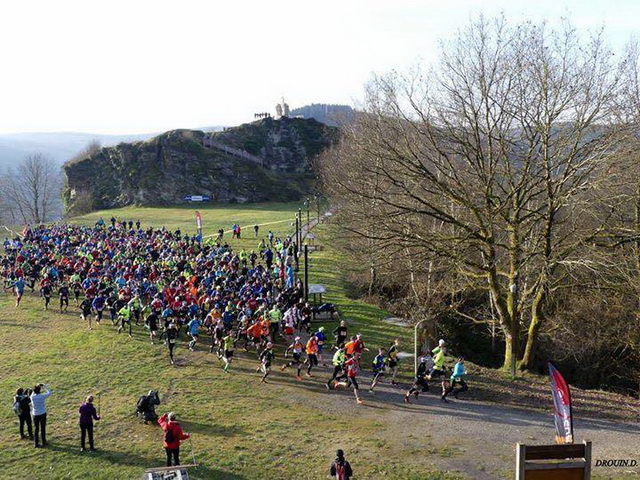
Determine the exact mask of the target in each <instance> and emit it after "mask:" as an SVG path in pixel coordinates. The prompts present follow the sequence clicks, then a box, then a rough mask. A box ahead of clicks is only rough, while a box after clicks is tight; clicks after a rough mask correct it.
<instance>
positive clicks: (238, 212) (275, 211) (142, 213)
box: [72, 203, 306, 249]
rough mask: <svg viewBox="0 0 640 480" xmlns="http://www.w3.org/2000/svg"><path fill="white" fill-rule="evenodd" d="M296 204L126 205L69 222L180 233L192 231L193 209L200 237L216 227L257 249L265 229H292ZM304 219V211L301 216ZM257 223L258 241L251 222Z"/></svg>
mask: <svg viewBox="0 0 640 480" xmlns="http://www.w3.org/2000/svg"><path fill="white" fill-rule="evenodd" d="M299 207H301V205H300V204H298V203H248V204H238V205H233V206H230V205H212V204H193V205H191V206H189V207H126V208H120V209H116V210H101V211H98V212H92V213H90V214H87V215H83V216H80V217H76V218H74V219H73V220H72V221H73V222H75V223H80V224H84V225H94V224H95V222H96V221H97V220H98V219H99V218H100V217H102V218H103V219H104V221H105V222H107V223H109V220H110V219H111V217H115V218H117V219H118V220H132V221H133V222H135V221H136V220H140V222H141V223H142V225H143V227H146V226H149V225H151V226H153V227H154V228H161V227H166V228H168V229H169V230H171V231H174V230H176V229H177V228H179V229H180V230H181V231H182V232H183V234H184V233H188V234H190V235H192V234H195V233H196V220H195V212H196V210H197V211H199V212H200V214H201V215H202V234H203V236H204V237H208V236H214V237H215V236H217V233H218V229H220V228H222V229H224V231H225V234H224V239H225V240H227V241H229V242H230V243H232V244H233V246H234V248H246V249H254V248H257V245H258V243H259V242H260V239H261V238H266V236H267V233H268V232H269V230H271V231H273V233H274V235H276V236H285V235H288V234H291V233H292V232H293V231H294V230H295V215H296V213H297V211H298V208H299ZM303 217H304V218H303V219H304V221H306V210H305V212H304V215H303ZM234 223H237V224H239V225H240V226H241V227H242V238H241V240H240V241H239V242H238V241H234V242H232V240H231V225H233V224H234ZM256 224H257V225H260V229H259V231H258V233H259V235H258V240H256V236H255V233H254V229H253V227H254V225H256Z"/></svg>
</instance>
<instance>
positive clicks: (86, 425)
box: [78, 395, 100, 452]
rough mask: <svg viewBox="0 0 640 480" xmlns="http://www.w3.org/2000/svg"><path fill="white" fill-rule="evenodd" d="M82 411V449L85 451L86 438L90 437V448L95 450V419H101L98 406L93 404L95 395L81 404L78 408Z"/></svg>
mask: <svg viewBox="0 0 640 480" xmlns="http://www.w3.org/2000/svg"><path fill="white" fill-rule="evenodd" d="M78 412H79V413H80V422H79V424H80V451H81V452H84V451H85V444H86V443H85V440H86V437H87V436H88V437H89V450H90V451H92V452H95V451H96V449H95V448H94V447H93V421H94V420H100V417H99V416H98V412H96V407H94V406H93V395H89V396H88V397H87V400H86V401H85V402H84V403H83V404H82V405H80V408H79V409H78Z"/></svg>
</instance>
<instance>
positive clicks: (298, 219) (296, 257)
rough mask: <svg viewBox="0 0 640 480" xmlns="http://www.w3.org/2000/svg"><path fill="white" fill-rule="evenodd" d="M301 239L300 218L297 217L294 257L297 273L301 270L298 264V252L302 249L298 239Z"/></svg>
mask: <svg viewBox="0 0 640 480" xmlns="http://www.w3.org/2000/svg"><path fill="white" fill-rule="evenodd" d="M299 238H300V218H299V217H298V215H296V236H295V241H294V242H293V256H294V259H295V261H296V272H297V271H298V270H299V268H300V265H299V264H298V250H299V248H300V244H299V243H298V239H299Z"/></svg>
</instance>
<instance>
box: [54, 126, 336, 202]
mask: <svg viewBox="0 0 640 480" xmlns="http://www.w3.org/2000/svg"><path fill="white" fill-rule="evenodd" d="M336 139H337V130H336V129H333V128H331V127H327V126H326V125H323V124H321V123H319V122H316V121H315V120H312V119H310V120H305V119H298V118H294V119H290V118H282V119H280V120H273V119H270V118H267V119H263V120H260V121H257V122H253V123H250V124H245V125H241V126H239V127H235V128H229V129H226V130H225V131H224V132H217V133H213V134H208V133H204V132H201V131H195V130H173V131H170V132H166V133H164V134H162V135H159V136H157V137H155V138H152V139H150V140H147V141H143V142H134V143H121V144H119V145H116V146H114V147H106V148H101V149H100V150H98V151H97V152H95V153H93V154H91V155H89V156H87V157H85V158H81V159H77V160H76V161H73V162H68V163H66V164H65V165H64V167H63V168H64V173H65V177H66V184H65V191H64V200H65V205H66V209H67V212H69V213H84V212H88V211H91V210H97V209H105V208H117V207H123V206H126V205H145V206H160V205H174V204H179V203H181V202H183V198H184V197H185V196H187V195H208V196H210V197H211V199H212V200H213V201H217V202H223V203H231V202H261V201H293V200H297V199H300V198H301V197H302V196H303V195H305V194H307V193H308V192H310V191H311V190H312V188H313V182H314V179H315V174H314V173H313V171H312V169H311V167H310V161H311V160H312V158H313V157H315V156H316V155H318V154H319V153H321V152H322V151H323V150H324V149H326V148H327V147H329V146H330V145H331V144H332V143H333V142H334V141H336Z"/></svg>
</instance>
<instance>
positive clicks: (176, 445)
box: [158, 412, 191, 467]
mask: <svg viewBox="0 0 640 480" xmlns="http://www.w3.org/2000/svg"><path fill="white" fill-rule="evenodd" d="M158 423H159V424H160V426H161V427H162V430H164V444H163V446H164V449H165V451H166V452H167V467H170V466H171V457H172V456H173V464H174V465H180V441H182V440H186V439H187V438H189V437H190V436H191V435H189V434H188V433H184V432H183V431H182V427H181V426H180V424H179V423H178V422H176V414H175V413H173V412H169V413H165V414H164V415H162V416H161V417H160V418H159V419H158Z"/></svg>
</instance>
